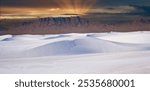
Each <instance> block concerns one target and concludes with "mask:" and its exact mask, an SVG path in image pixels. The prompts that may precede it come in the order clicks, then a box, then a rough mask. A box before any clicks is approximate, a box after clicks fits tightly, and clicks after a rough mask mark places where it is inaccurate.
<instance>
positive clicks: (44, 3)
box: [0, 0, 150, 7]
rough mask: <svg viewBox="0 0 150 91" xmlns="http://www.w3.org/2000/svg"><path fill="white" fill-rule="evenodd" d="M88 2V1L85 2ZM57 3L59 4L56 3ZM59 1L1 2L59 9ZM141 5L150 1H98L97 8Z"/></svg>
mask: <svg viewBox="0 0 150 91" xmlns="http://www.w3.org/2000/svg"><path fill="white" fill-rule="evenodd" d="M81 1H84V0H81ZM85 1H86V0H85ZM56 2H57V3H56ZM58 2H59V0H0V6H1V7H2V6H5V7H57V6H58V5H57V4H58ZM119 5H120V6H121V5H141V6H150V0H97V1H96V5H95V6H119Z"/></svg>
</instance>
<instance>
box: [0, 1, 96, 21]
mask: <svg viewBox="0 0 150 91" xmlns="http://www.w3.org/2000/svg"><path fill="white" fill-rule="evenodd" d="M55 3H56V4H57V7H43V8H42V7H36V8H35V7H20V8H18V7H0V8H1V9H0V12H1V15H0V19H4V18H9V19H11V18H33V17H43V16H44V15H45V16H52V15H53V16H57V15H62V14H85V13H87V12H88V11H89V10H90V8H91V7H92V5H93V4H94V3H95V0H55Z"/></svg>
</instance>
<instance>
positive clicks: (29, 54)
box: [0, 31, 150, 74]
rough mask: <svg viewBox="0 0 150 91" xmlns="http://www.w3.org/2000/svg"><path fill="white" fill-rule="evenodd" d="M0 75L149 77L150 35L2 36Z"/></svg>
mask: <svg viewBox="0 0 150 91" xmlns="http://www.w3.org/2000/svg"><path fill="white" fill-rule="evenodd" d="M0 73H51V74H52V73H150V32H147V31H145V32H126V33H117V32H112V33H87V34H86V33H84V34H76V33H72V34H58V35H16V36H12V35H3V36H0Z"/></svg>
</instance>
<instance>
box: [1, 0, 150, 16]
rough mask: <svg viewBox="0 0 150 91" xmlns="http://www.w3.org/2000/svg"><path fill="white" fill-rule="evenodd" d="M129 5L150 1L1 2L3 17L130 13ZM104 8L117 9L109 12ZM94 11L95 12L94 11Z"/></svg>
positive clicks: (149, 2) (73, 0)
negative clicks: (91, 11)
mask: <svg viewBox="0 0 150 91" xmlns="http://www.w3.org/2000/svg"><path fill="white" fill-rule="evenodd" d="M128 5H138V6H150V1H149V0H0V8H1V9H0V14H1V17H2V16H3V17H6V15H7V16H8V15H9V16H12V15H13V16H17V15H20V16H28V15H30V16H35V15H38V16H40V15H43V14H45V15H46V14H47V15H48V14H63V13H87V12H89V10H92V9H91V7H92V8H94V9H96V10H95V11H99V12H129V11H130V10H134V8H133V7H128ZM103 7H115V8H114V9H113V10H108V9H107V8H103ZM93 11H94V10H93Z"/></svg>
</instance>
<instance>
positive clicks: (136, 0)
mask: <svg viewBox="0 0 150 91" xmlns="http://www.w3.org/2000/svg"><path fill="white" fill-rule="evenodd" d="M97 5H101V6H123V5H139V6H150V0H97Z"/></svg>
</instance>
